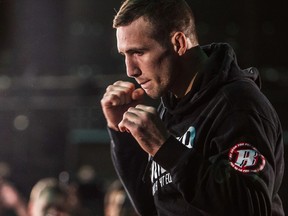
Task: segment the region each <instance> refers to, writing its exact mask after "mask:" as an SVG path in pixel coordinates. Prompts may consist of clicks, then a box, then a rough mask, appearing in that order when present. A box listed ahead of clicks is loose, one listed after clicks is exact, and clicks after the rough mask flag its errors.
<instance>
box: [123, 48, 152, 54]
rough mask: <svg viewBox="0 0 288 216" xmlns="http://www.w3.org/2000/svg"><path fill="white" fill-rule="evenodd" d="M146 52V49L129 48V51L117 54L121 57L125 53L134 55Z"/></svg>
mask: <svg viewBox="0 0 288 216" xmlns="http://www.w3.org/2000/svg"><path fill="white" fill-rule="evenodd" d="M146 50H148V49H147V48H140V47H139V48H137V47H135V48H130V49H128V50H125V51H119V54H121V55H124V54H125V53H127V54H132V53H135V52H143V51H146Z"/></svg>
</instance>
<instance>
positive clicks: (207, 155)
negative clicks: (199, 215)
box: [154, 110, 284, 216]
mask: <svg viewBox="0 0 288 216" xmlns="http://www.w3.org/2000/svg"><path fill="white" fill-rule="evenodd" d="M213 125H214V126H213V127H212V128H210V129H209V130H208V131H207V130H206V132H205V134H204V133H203V132H202V133H200V132H199V134H198V137H197V139H196V140H195V141H196V142H195V144H194V146H195V147H194V148H193V149H188V148H186V147H185V146H184V145H182V143H180V142H179V141H178V140H177V139H176V138H174V137H170V138H169V139H168V140H167V142H166V143H165V144H164V145H163V146H162V147H161V148H160V149H159V151H158V152H157V154H156V155H155V157H154V161H156V162H157V163H158V164H159V165H161V166H162V167H163V168H164V169H166V170H167V171H169V172H170V174H171V176H172V180H173V183H174V184H175V185H176V188H177V190H178V191H179V192H180V193H181V194H182V196H183V198H184V199H185V200H186V201H187V202H188V203H189V204H190V205H192V206H193V207H194V208H197V209H199V210H200V211H201V212H203V215H231V212H233V215H239V216H240V215H241V216H242V215H245V216H249V215H251V216H252V215H257V216H268V215H272V214H273V215H284V214H283V212H282V210H281V209H282V207H281V201H280V199H279V197H278V194H277V193H278V189H279V187H280V183H281V180H282V176H283V169H284V167H283V166H284V165H283V164H284V162H283V151H284V150H283V143H282V137H281V132H280V131H281V126H280V124H274V123H273V122H271V121H269V120H267V119H266V118H264V117H263V116H261V115H259V114H258V113H256V112H249V111H246V110H245V111H234V112H233V113H230V114H229V115H226V117H225V119H223V118H222V119H219V120H216V121H215V122H214V124H213ZM196 130H197V129H196ZM168 155H169V157H168ZM171 155H172V156H171ZM272 203H274V204H273V205H272ZM277 205H278V206H279V208H278V209H277ZM275 206H276V207H275ZM272 212H273V213H272Z"/></svg>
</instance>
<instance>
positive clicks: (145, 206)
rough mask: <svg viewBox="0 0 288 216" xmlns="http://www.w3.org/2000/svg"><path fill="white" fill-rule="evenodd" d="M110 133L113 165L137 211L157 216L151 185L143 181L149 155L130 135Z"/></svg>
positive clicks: (112, 131) (149, 215) (141, 213)
mask: <svg viewBox="0 0 288 216" xmlns="http://www.w3.org/2000/svg"><path fill="white" fill-rule="evenodd" d="M108 131H109V134H110V137H111V156H112V162H113V165H114V167H115V169H116V172H117V175H118V177H119V179H120V180H121V182H122V184H123V186H124V188H125V190H126V192H127V194H128V196H129V199H130V201H131V202H132V204H133V206H134V208H135V210H136V211H137V212H138V213H139V214H140V215H143V216H146V215H147V216H153V215H155V213H154V212H155V211H156V210H155V206H154V202H153V196H152V192H151V183H150V182H149V181H147V182H144V181H142V178H143V176H144V174H145V170H146V167H147V163H148V155H147V153H146V152H144V151H143V150H142V149H141V148H140V147H139V145H138V143H137V142H136V140H135V139H134V138H133V137H132V136H131V135H130V134H128V133H120V132H116V131H114V130H110V129H108Z"/></svg>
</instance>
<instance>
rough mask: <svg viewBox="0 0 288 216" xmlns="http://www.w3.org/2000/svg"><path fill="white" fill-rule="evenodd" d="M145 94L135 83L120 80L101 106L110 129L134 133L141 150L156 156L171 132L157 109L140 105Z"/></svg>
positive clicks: (106, 95)
mask: <svg viewBox="0 0 288 216" xmlns="http://www.w3.org/2000/svg"><path fill="white" fill-rule="evenodd" d="M144 94H145V92H144V90H143V89H141V88H138V89H135V86H134V84H133V83H130V82H124V81H117V82H115V83H114V84H113V85H110V86H108V87H107V89H106V93H105V94H104V96H103V98H102V100H101V105H102V109H103V112H104V115H105V118H106V120H107V124H108V127H109V128H111V129H114V130H116V131H121V132H129V133H131V135H132V136H133V137H134V138H135V139H136V140H137V142H138V143H139V145H140V146H141V148H142V149H143V150H144V151H146V152H147V153H149V154H151V155H152V156H154V155H155V154H156V152H157V151H158V149H159V148H160V147H161V146H162V144H163V143H164V142H165V141H166V140H167V139H168V137H169V133H168V131H167V130H166V128H165V127H164V125H163V123H162V121H161V119H160V117H159V116H158V113H157V111H156V109H155V108H154V107H150V106H146V105H143V104H141V102H143V101H142V99H143V96H144Z"/></svg>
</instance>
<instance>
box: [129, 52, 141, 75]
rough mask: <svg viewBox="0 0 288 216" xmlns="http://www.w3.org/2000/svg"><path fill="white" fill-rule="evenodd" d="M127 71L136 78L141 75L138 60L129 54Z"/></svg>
mask: <svg viewBox="0 0 288 216" xmlns="http://www.w3.org/2000/svg"><path fill="white" fill-rule="evenodd" d="M125 64H126V73H127V76H128V77H131V78H135V77H138V76H140V74H141V70H140V69H139V67H138V64H137V61H136V60H134V59H133V57H129V56H127V57H126V58H125Z"/></svg>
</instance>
